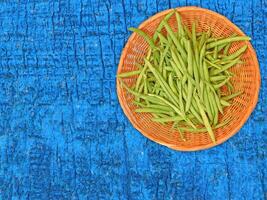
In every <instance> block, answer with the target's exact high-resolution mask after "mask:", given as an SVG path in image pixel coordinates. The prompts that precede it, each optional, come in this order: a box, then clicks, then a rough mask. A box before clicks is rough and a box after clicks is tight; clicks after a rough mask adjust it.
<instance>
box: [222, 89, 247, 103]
mask: <svg viewBox="0 0 267 200" xmlns="http://www.w3.org/2000/svg"><path fill="white" fill-rule="evenodd" d="M241 94H243V91H238V92H236V93H234V94H231V95H228V96H224V97H222V99H223V100H225V101H228V100H230V99H233V98H235V97H237V96H239V95H241Z"/></svg>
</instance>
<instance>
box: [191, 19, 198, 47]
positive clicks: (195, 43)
mask: <svg viewBox="0 0 267 200" xmlns="http://www.w3.org/2000/svg"><path fill="white" fill-rule="evenodd" d="M192 43H193V47H194V48H195V50H197V37H196V23H195V22H193V24H192Z"/></svg>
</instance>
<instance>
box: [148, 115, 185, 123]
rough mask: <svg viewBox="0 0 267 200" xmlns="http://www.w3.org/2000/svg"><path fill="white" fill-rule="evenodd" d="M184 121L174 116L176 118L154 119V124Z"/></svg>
mask: <svg viewBox="0 0 267 200" xmlns="http://www.w3.org/2000/svg"><path fill="white" fill-rule="evenodd" d="M181 120H183V118H182V117H180V116H174V117H164V118H157V119H155V118H152V121H154V122H174V121H181Z"/></svg>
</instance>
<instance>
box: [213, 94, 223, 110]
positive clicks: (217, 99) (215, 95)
mask: <svg viewBox="0 0 267 200" xmlns="http://www.w3.org/2000/svg"><path fill="white" fill-rule="evenodd" d="M213 95H214V98H215V102H216V105H217V108H218V109H219V111H220V113H221V114H223V109H222V106H221V102H220V99H219V97H218V95H217V94H216V92H213Z"/></svg>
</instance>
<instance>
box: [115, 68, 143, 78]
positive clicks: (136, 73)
mask: <svg viewBox="0 0 267 200" xmlns="http://www.w3.org/2000/svg"><path fill="white" fill-rule="evenodd" d="M140 72H141V71H140V70H136V71H129V72H123V73H120V74H118V75H117V77H119V78H126V77H129V76H135V75H138V74H140Z"/></svg>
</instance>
